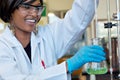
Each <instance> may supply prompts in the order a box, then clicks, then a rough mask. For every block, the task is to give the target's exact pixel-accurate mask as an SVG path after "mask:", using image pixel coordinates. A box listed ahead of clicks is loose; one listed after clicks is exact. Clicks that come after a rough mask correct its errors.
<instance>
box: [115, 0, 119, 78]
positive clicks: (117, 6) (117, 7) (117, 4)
mask: <svg viewBox="0 0 120 80" xmlns="http://www.w3.org/2000/svg"><path fill="white" fill-rule="evenodd" d="M119 10H120V9H119V0H116V11H117V14H118V15H119ZM119 16H120V15H119ZM117 24H118V25H117V38H118V54H117V55H118V62H119V74H118V78H119V79H120V21H119V20H117Z"/></svg>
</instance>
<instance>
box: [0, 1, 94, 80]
mask: <svg viewBox="0 0 120 80" xmlns="http://www.w3.org/2000/svg"><path fill="white" fill-rule="evenodd" d="M93 15H94V0H75V1H74V3H73V6H72V9H71V10H70V11H69V12H68V13H67V14H66V16H65V18H64V19H59V20H58V21H57V22H55V23H53V24H48V25H46V26H44V27H39V28H38V34H37V35H35V34H34V33H32V35H31V50H32V51H31V59H32V63H30V61H29V58H28V56H27V54H26V52H25V51H24V48H23V47H22V45H21V44H20V42H19V41H18V40H17V39H16V38H15V36H14V35H13V34H12V32H11V31H10V29H9V28H8V27H7V28H6V30H5V31H4V32H3V33H2V34H1V35H0V79H3V80H70V78H68V74H67V71H66V63H65V62H63V63H61V64H59V65H56V64H57V59H58V58H60V57H62V56H63V55H65V53H66V51H67V50H68V49H70V47H71V46H72V45H73V44H74V43H75V42H76V41H77V40H78V38H79V36H80V35H82V33H83V32H84V31H85V29H86V27H87V26H88V24H89V23H90V21H91V20H92V18H93ZM41 60H43V61H44V63H45V67H46V68H45V69H44V67H43V66H42V64H41Z"/></svg>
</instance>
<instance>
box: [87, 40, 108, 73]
mask: <svg viewBox="0 0 120 80" xmlns="http://www.w3.org/2000/svg"><path fill="white" fill-rule="evenodd" d="M91 42H92V45H99V46H102V39H101V38H93V39H92V40H91ZM107 71H108V69H107V62H106V61H102V62H100V63H97V62H91V63H88V64H87V70H86V72H87V73H88V74H94V75H95V74H105V73H106V72H107Z"/></svg>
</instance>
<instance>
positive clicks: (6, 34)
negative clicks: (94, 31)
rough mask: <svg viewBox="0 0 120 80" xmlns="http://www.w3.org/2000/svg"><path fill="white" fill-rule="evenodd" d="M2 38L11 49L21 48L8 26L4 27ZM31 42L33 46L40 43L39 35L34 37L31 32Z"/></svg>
mask: <svg viewBox="0 0 120 80" xmlns="http://www.w3.org/2000/svg"><path fill="white" fill-rule="evenodd" d="M2 37H3V39H5V40H6V41H7V42H9V44H10V45H11V47H17V46H21V44H20V42H19V41H18V40H17V38H16V37H15V36H14V34H13V33H12V31H11V30H10V29H9V27H8V26H7V27H6V29H5V31H4V33H3V36H2ZM31 41H32V42H34V45H37V44H39V43H40V37H39V35H35V34H34V32H32V35H31Z"/></svg>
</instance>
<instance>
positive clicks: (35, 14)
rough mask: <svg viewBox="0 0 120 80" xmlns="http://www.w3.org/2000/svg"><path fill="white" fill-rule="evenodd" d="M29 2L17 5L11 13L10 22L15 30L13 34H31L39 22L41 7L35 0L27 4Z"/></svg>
mask: <svg viewBox="0 0 120 80" xmlns="http://www.w3.org/2000/svg"><path fill="white" fill-rule="evenodd" d="M29 1H30V0H26V1H25V2H23V3H22V4H20V5H19V7H18V9H16V10H15V11H14V12H13V13H12V17H11V20H10V23H11V25H12V26H13V27H14V28H15V32H27V33H30V32H32V31H33V30H34V29H35V27H36V24H37V22H38V21H39V20H40V17H41V13H42V10H43V7H42V6H40V1H39V0H35V1H34V2H32V3H31V4H29V3H28V2H29Z"/></svg>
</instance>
